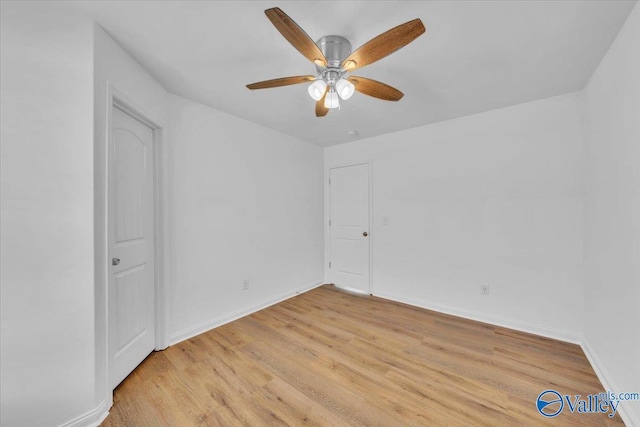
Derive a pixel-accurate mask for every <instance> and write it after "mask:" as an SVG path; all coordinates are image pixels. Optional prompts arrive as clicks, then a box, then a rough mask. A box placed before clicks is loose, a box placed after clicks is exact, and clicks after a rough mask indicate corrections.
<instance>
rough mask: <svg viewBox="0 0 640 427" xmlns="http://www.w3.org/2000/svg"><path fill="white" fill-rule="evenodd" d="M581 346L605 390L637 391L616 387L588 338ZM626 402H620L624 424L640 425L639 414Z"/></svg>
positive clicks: (631, 426)
mask: <svg viewBox="0 0 640 427" xmlns="http://www.w3.org/2000/svg"><path fill="white" fill-rule="evenodd" d="M580 347H582V351H583V352H584V354H585V356H587V359H588V360H589V363H591V366H592V367H593V370H594V371H595V372H596V375H597V376H598V379H599V380H600V383H602V387H604V391H607V390H611V391H613V392H621V391H635V390H620V389H619V388H618V387H616V384H615V383H614V382H613V380H612V379H611V375H609V373H608V372H607V369H606V368H605V367H604V365H603V364H602V362H601V361H600V359H599V358H598V355H597V354H596V352H595V351H594V350H593V347H591V345H590V344H589V342H588V341H587V340H586V339H583V340H582V343H580ZM624 403H625V402H620V405H618V413H619V414H620V418H622V421H624V424H625V425H626V426H627V427H640V419H638V416H636V414H634V413H633V412H632V411H629V410H628V409H627V408H626V407H625V406H624Z"/></svg>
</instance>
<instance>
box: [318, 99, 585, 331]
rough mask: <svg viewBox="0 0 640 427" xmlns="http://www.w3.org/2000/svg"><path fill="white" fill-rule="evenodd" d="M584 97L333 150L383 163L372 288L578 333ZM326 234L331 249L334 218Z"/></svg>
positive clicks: (335, 156)
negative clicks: (486, 292) (483, 287)
mask: <svg viewBox="0 0 640 427" xmlns="http://www.w3.org/2000/svg"><path fill="white" fill-rule="evenodd" d="M579 102H580V96H579V95H578V94H569V95H563V96H558V97H554V98H549V99H544V100H540V101H535V102H531V103H527V104H522V105H517V106H513V107H508V108H503V109H500V110H495V111H491V112H487V113H482V114H476V115H473V116H467V117H463V118H459V119H454V120H449V121H446V122H440V123H436V124H432V125H428V126H423V127H418V128H414V129H409V130H406V131H402V132H397V133H394V134H389V135H384V136H380V137H376V138H370V139H367V140H362V141H358V142H353V143H350V144H344V145H337V146H333V147H330V148H327V149H325V168H329V167H331V166H332V165H336V164H344V163H351V162H360V161H367V160H372V169H373V224H372V229H371V234H370V235H371V239H372V240H371V244H372V262H373V270H372V286H373V293H374V294H375V295H380V296H383V297H388V298H391V299H396V300H400V301H405V302H409V303H412V304H416V305H419V306H424V307H428V308H434V309H437V310H441V311H446V312H450V313H454V314H459V315H463V316H466V317H470V318H475V319H479V320H485V321H489V322H493V323H497V324H503V325H506V326H512V327H517V328H520V329H524V330H529V331H532V332H535V333H540V334H543V335H549V336H554V337H558V338H562V339H568V340H570V341H579V337H580V333H581V332H582V268H583V264H582V257H583V253H582V245H583V242H582V220H583V208H582V191H583V188H582V157H583V148H582V134H581V121H580V112H579ZM326 173H327V172H326V171H325V174H326ZM325 178H326V175H325ZM326 184H327V179H325V189H328V187H327V186H326ZM325 194H328V192H325ZM325 197H328V196H327V195H325ZM325 205H326V206H327V207H328V205H329V203H328V199H325ZM327 215H328V214H327ZM383 216H388V217H389V225H388V226H383V225H382V218H383ZM327 218H328V217H327ZM325 237H326V238H327V240H325V242H326V247H327V248H328V247H329V244H328V227H325ZM327 263H328V253H327ZM325 272H326V280H327V281H330V280H331V276H330V272H329V270H326V271H325ZM483 283H488V284H489V285H490V289H491V294H490V295H489V296H482V295H481V294H480V288H481V285H482V284H483Z"/></svg>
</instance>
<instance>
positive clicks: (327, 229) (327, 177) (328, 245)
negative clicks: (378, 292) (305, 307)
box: [324, 159, 375, 295]
mask: <svg viewBox="0 0 640 427" xmlns="http://www.w3.org/2000/svg"><path fill="white" fill-rule="evenodd" d="M362 165H366V166H367V169H368V177H367V178H368V180H369V206H368V209H369V231H368V232H369V238H368V239H367V241H368V249H369V291H368V292H367V293H368V294H369V295H373V294H374V286H373V284H374V280H373V239H375V233H374V232H373V160H372V159H368V160H365V161H359V162H347V163H334V164H331V165H328V166H327V167H326V169H325V206H326V210H325V222H324V226H325V278H326V280H325V281H326V282H327V283H333V281H332V276H333V272H332V270H331V269H330V268H329V262H330V261H331V227H330V226H329V221H330V220H331V203H332V200H331V185H330V184H329V180H330V179H331V170H332V169H339V168H346V167H350V166H362ZM347 290H349V289H347Z"/></svg>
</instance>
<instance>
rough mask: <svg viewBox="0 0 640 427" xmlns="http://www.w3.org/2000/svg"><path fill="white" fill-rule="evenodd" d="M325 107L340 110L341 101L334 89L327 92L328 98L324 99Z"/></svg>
mask: <svg viewBox="0 0 640 427" xmlns="http://www.w3.org/2000/svg"><path fill="white" fill-rule="evenodd" d="M324 107H325V108H329V109H334V108H339V107H340V100H339V98H338V93H337V92H336V91H335V89H334V88H331V89H329V92H327V96H326V97H325V98H324Z"/></svg>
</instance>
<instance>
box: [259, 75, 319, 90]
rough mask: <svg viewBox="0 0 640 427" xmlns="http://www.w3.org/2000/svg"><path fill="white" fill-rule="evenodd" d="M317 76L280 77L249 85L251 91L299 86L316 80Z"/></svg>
mask: <svg viewBox="0 0 640 427" xmlns="http://www.w3.org/2000/svg"><path fill="white" fill-rule="evenodd" d="M315 79H316V78H315V76H293V77H280V78H279V79H273V80H265V81H263V82H256V83H251V84H248V85H247V87H248V88H249V89H252V90H253V89H269V88H272V87H280V86H289V85H297V84H299V83H306V82H310V81H312V80H315Z"/></svg>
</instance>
